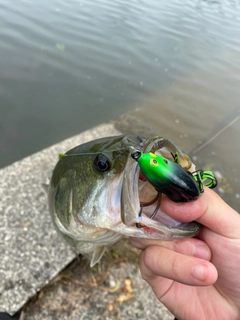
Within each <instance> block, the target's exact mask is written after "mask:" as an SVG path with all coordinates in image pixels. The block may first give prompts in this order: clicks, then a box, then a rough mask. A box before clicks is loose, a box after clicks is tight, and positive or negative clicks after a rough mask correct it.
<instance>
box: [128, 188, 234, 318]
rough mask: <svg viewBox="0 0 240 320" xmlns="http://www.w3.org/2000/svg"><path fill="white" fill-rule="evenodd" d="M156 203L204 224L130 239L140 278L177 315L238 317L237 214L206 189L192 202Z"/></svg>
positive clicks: (184, 218) (183, 218) (175, 214)
mask: <svg viewBox="0 0 240 320" xmlns="http://www.w3.org/2000/svg"><path fill="white" fill-rule="evenodd" d="M161 207H162V209H163V211H165V212H166V213H167V214H169V216H171V217H172V218H175V219H177V220H179V221H181V222H189V221H193V220H196V221H198V222H200V223H201V224H202V225H203V227H202V229H201V231H200V234H199V235H198V236H197V237H195V238H189V239H182V240H173V241H162V240H146V239H137V238H132V239H131V242H132V244H133V245H134V246H135V247H136V248H138V249H140V250H142V253H141V256H140V270H141V273H142V277H143V279H144V280H146V281H147V282H148V284H149V285H150V286H151V287H152V289H153V291H154V293H155V295H156V296H157V298H158V299H159V300H160V301H161V302H162V303H163V304H164V305H165V306H166V307H167V308H168V309H169V310H170V311H171V312H172V313H173V314H174V315H175V316H176V317H177V318H178V319H179V320H181V319H183V320H193V319H194V320H196V319H201V320H209V319H211V320H215V319H222V320H225V319H226V320H230V319H231V320H234V319H240V276H239V266H240V215H239V214H238V213H237V212H236V211H235V210H233V209H232V208H231V207H229V206H228V205H227V204H226V203H225V202H224V201H223V200H222V199H221V198H220V197H219V196H218V195H217V194H216V193H215V192H214V191H212V190H210V189H208V188H205V191H204V193H203V195H201V197H199V199H198V200H196V201H193V202H186V203H174V202H172V201H171V200H169V199H167V198H166V197H164V199H163V201H162V204H161Z"/></svg>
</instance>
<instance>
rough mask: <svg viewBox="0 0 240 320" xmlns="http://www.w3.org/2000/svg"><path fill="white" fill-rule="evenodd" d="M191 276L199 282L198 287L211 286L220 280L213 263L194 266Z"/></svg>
mask: <svg viewBox="0 0 240 320" xmlns="http://www.w3.org/2000/svg"><path fill="white" fill-rule="evenodd" d="M191 274H192V277H193V279H195V280H196V281H197V282H199V284H198V285H211V284H213V283H215V282H216V281H217V278H218V272H217V269H216V268H215V267H214V265H212V264H211V263H201V264H195V265H193V266H192V270H191ZM196 285H197V283H196Z"/></svg>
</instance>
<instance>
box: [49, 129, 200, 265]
mask: <svg viewBox="0 0 240 320" xmlns="http://www.w3.org/2000/svg"><path fill="white" fill-rule="evenodd" d="M133 149H137V150H140V151H141V152H155V153H158V154H160V155H162V156H164V157H166V158H169V159H172V154H173V153H174V154H175V153H176V152H178V154H179V159H180V160H179V161H180V164H181V165H182V166H183V167H188V168H189V169H190V170H191V169H192V168H193V165H192V163H191V161H190V160H189V158H188V157H186V156H185V155H184V154H183V153H182V152H181V151H180V150H179V149H178V148H177V147H176V145H174V144H173V143H172V142H171V141H170V140H168V139H164V138H161V137H154V138H151V139H146V138H144V137H140V136H131V135H125V136H117V137H106V138H102V139H98V140H95V141H90V142H87V143H84V144H82V145H79V146H77V147H75V148H73V149H71V150H69V151H68V152H67V153H66V154H65V155H63V156H62V157H61V158H60V159H59V161H58V163H57V165H56V166H55V168H54V170H53V173H52V177H51V182H50V187H49V192H48V198H49V208H50V212H51V214H52V218H53V221H54V223H55V225H56V227H57V229H58V230H59V231H60V232H61V234H62V235H63V236H64V237H65V238H66V239H67V240H68V242H70V243H71V244H72V245H73V246H74V247H75V248H76V249H77V251H78V252H80V253H83V254H91V255H92V256H91V259H92V262H91V265H94V264H95V263H96V262H98V261H99V260H100V258H101V256H102V254H103V252H104V248H105V247H106V246H108V245H111V244H112V243H114V242H116V241H118V240H119V239H120V238H121V237H122V236H130V237H139V238H149V239H174V238H183V237H191V236H194V235H196V234H197V233H198V232H199V230H200V225H199V224H198V223H196V222H191V223H181V222H179V221H176V220H174V219H172V218H171V217H169V216H168V215H166V214H165V213H164V212H162V210H161V209H158V212H157V213H156V215H155V217H154V219H152V218H151V214H152V212H153V211H154V209H155V207H156V203H153V204H151V205H149V206H146V207H143V208H142V209H141V205H140V204H141V203H147V202H149V201H150V202H151V200H152V199H153V198H154V197H156V190H155V189H154V187H153V186H152V185H151V184H150V183H149V182H148V181H147V180H146V179H142V177H141V172H140V169H139V166H138V164H137V162H136V161H134V159H133V158H132V156H131V153H132V150H133ZM140 210H141V211H142V212H141V216H140V215H139V212H140ZM139 224H141V228H138V227H137V226H138V225H139Z"/></svg>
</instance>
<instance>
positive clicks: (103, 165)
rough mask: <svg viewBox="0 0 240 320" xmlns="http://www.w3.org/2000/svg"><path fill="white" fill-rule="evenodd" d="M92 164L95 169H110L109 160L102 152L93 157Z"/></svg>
mask: <svg viewBox="0 0 240 320" xmlns="http://www.w3.org/2000/svg"><path fill="white" fill-rule="evenodd" d="M93 165H94V167H95V169H96V170H97V171H100V172H104V171H108V170H110V169H111V161H110V160H109V159H108V157H107V156H105V155H104V154H102V153H99V154H98V155H97V156H96V158H95V159H94V162H93Z"/></svg>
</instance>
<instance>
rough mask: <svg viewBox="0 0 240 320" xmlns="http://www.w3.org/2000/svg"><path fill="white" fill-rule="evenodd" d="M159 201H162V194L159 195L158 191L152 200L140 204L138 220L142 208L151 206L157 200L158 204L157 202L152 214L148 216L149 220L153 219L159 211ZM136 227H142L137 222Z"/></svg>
mask: <svg viewBox="0 0 240 320" xmlns="http://www.w3.org/2000/svg"><path fill="white" fill-rule="evenodd" d="M161 199H162V193H160V192H159V191H158V193H157V195H156V197H155V198H154V199H153V200H151V201H149V202H146V203H143V204H141V206H140V210H139V213H138V217H139V218H140V217H141V215H142V211H143V208H144V207H148V206H150V205H151V204H153V203H154V202H156V200H157V201H158V202H157V205H156V208H155V209H154V211H153V213H152V214H151V216H150V219H153V218H154V217H155V216H156V214H157V212H158V210H159V208H160V205H161ZM136 227H137V228H143V227H144V226H143V225H141V223H139V222H137V223H136Z"/></svg>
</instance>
